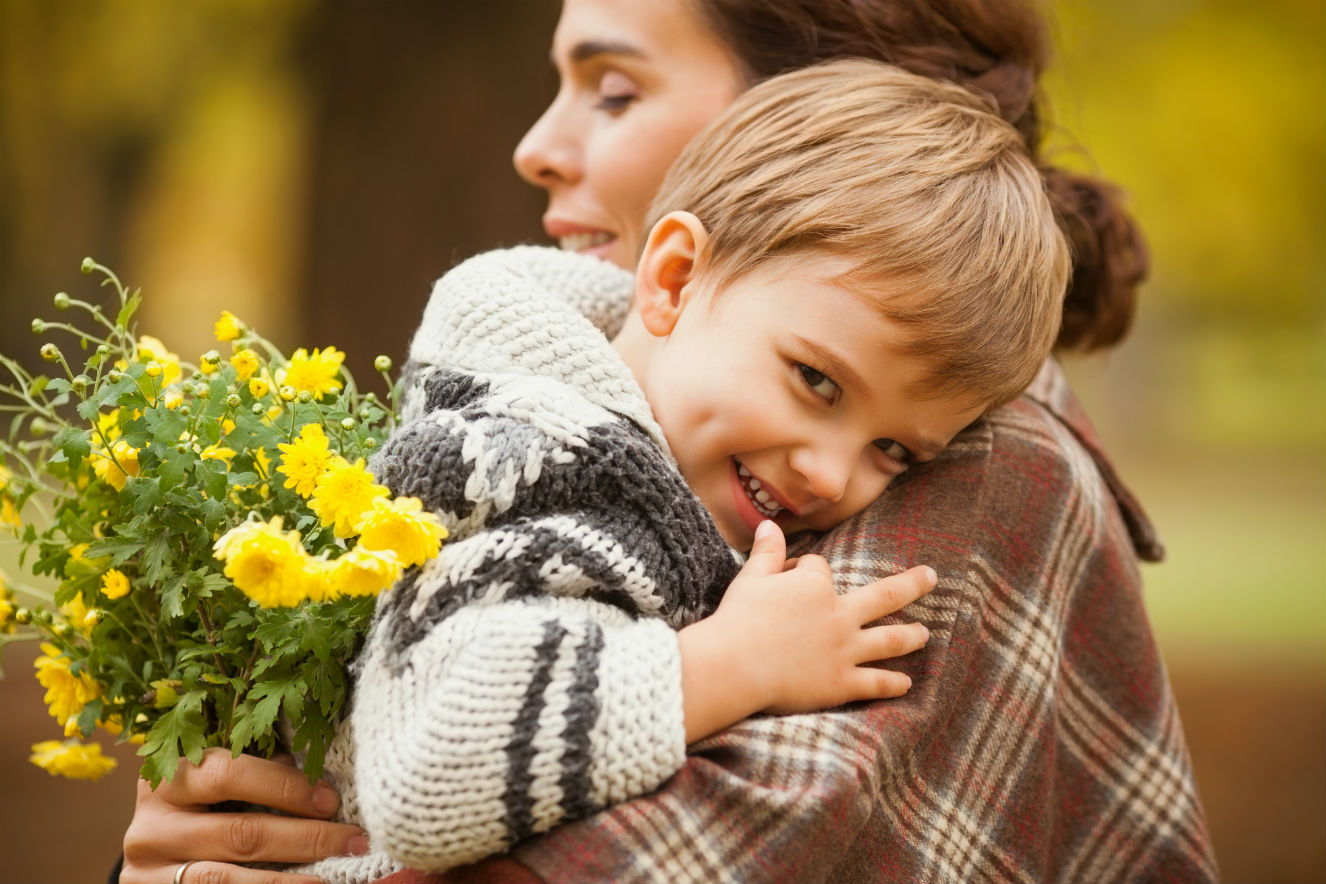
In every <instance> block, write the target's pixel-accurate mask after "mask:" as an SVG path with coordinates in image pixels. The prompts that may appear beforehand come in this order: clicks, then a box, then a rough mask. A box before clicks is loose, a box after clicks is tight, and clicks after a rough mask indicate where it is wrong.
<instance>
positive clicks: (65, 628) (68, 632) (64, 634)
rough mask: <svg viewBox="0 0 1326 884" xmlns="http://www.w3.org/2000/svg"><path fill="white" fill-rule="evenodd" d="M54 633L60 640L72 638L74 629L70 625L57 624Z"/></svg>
mask: <svg viewBox="0 0 1326 884" xmlns="http://www.w3.org/2000/svg"><path fill="white" fill-rule="evenodd" d="M54 631H55V634H56V635H58V636H59V637H60V638H70V637H72V636H73V634H74V627H72V626H70V625H69V624H68V623H57V624H56V625H55V629H54Z"/></svg>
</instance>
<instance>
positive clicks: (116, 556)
mask: <svg viewBox="0 0 1326 884" xmlns="http://www.w3.org/2000/svg"><path fill="white" fill-rule="evenodd" d="M142 549H143V541H141V540H139V539H138V538H136V537H132V536H130V537H107V538H104V539H102V540H98V541H96V542H94V543H92V544H91V545H89V546H88V548H87V552H85V553H83V556H84V557H85V558H89V559H99V558H101V557H102V556H109V557H110V562H109V563H108V566H109V567H111V568H114V567H115V566H117V565H121V564H123V563H124V562H125V561H126V560H128V559H129V557H130V556H133V555H136V554H137V553H139V552H141V551H142Z"/></svg>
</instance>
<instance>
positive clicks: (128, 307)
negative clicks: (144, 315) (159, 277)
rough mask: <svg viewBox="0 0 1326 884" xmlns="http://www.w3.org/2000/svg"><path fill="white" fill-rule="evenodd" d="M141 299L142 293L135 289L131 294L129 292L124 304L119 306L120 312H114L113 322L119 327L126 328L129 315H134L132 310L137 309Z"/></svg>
mask: <svg viewBox="0 0 1326 884" xmlns="http://www.w3.org/2000/svg"><path fill="white" fill-rule="evenodd" d="M142 301H143V293H142V292H141V291H139V290H137V289H135V290H134V292H133V294H131V295H130V296H129V297H128V299H127V300H126V301H125V302H124V306H123V307H121V308H120V312H119V313H118V314H116V316H115V324H116V325H118V326H119V327H120V328H128V327H129V317H131V316H133V315H134V311H136V310H137V309H138V305H139V304H141V303H142Z"/></svg>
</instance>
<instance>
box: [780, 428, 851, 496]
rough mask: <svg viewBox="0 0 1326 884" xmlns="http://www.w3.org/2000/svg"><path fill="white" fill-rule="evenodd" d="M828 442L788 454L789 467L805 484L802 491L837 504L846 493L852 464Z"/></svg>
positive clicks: (848, 458)
mask: <svg viewBox="0 0 1326 884" xmlns="http://www.w3.org/2000/svg"><path fill="white" fill-rule="evenodd" d="M838 449H839V446H835V445H833V444H832V443H831V441H830V440H823V439H822V440H819V441H818V442H817V443H813V444H810V445H803V446H801V447H800V448H797V449H796V450H795V451H793V452H792V455H791V466H792V469H794V470H795V471H796V472H797V473H799V474H800V475H801V477H802V478H804V479H805V481H806V489H807V490H808V491H810V493H811V494H813V495H815V497H817V498H819V499H821V500H827V501H829V502H830V503H837V502H838V501H840V500H842V499H843V495H844V494H846V493H847V485H848V482H849V481H850V480H851V477H852V468H853V466H854V465H855V463H856V459H855V458H854V457H849V456H848V455H847V454H846V452H845V451H842V450H838Z"/></svg>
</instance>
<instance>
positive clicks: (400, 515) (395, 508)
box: [359, 497, 447, 568]
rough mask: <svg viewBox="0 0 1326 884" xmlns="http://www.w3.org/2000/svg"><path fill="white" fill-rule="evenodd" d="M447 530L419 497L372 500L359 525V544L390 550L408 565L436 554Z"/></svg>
mask: <svg viewBox="0 0 1326 884" xmlns="http://www.w3.org/2000/svg"><path fill="white" fill-rule="evenodd" d="M446 536H447V529H446V528H444V527H442V523H441V522H440V521H438V518H437V516H435V515H434V514H433V513H430V512H424V511H423V503H422V502H421V501H420V500H419V498H417V497H398V498H396V499H395V500H387V499H385V498H382V497H378V498H375V499H374V500H373V506H372V508H371V509H369V510H368V511H367V512H366V513H364V517H363V520H362V521H361V522H360V524H359V546H360V547H361V548H363V547H367V548H368V549H376V550H390V551H391V552H394V553H395V554H396V557H397V558H398V559H400V560H401V564H402V565H404V566H405V567H407V568H408V567H410V566H411V565H422V564H423V563H424V562H426V561H428V560H429V559H431V558H433V557H434V556H436V555H437V551H438V550H439V549H440V548H441V546H442V540H443V538H445V537H446Z"/></svg>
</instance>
